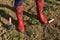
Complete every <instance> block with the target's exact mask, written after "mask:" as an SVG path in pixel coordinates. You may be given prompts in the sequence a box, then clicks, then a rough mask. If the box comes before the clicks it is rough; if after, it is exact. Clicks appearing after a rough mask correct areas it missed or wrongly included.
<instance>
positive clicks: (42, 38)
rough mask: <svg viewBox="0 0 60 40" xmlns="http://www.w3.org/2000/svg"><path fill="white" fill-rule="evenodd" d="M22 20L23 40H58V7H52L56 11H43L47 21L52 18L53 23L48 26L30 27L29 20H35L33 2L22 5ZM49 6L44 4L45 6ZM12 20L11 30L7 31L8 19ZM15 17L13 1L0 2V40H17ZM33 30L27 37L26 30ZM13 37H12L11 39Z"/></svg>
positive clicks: (59, 28)
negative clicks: (23, 26) (23, 27)
mask: <svg viewBox="0 0 60 40" xmlns="http://www.w3.org/2000/svg"><path fill="white" fill-rule="evenodd" d="M23 5H24V10H23V20H24V25H25V32H24V40H60V6H59V5H54V6H55V8H56V10H43V14H44V16H46V18H47V19H52V18H54V19H55V20H54V22H52V23H50V24H42V23H41V22H39V23H38V24H37V25H31V24H29V23H28V21H27V20H28V19H29V18H36V19H38V18H37V11H36V3H35V0H30V1H29V2H27V3H26V2H25V1H24V3H23ZM47 5H50V4H49V3H46V2H45V3H44V8H45V6H47ZM9 17H11V18H12V24H13V26H12V27H13V29H12V30H9V29H8V27H9V26H8V18H9ZM17 27H18V25H17V17H16V13H15V8H14V0H0V40H18V39H17V37H15V36H17V35H18V33H19V32H18V30H17ZM29 29H30V30H31V29H32V30H33V31H34V34H33V35H32V36H31V37H29V36H28V35H27V30H29ZM12 35H13V37H12Z"/></svg>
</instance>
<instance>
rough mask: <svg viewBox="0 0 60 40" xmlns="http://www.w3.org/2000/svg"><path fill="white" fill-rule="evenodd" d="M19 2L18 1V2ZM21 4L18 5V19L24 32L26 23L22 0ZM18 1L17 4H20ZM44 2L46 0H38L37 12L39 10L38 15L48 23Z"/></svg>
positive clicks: (20, 28) (21, 30)
mask: <svg viewBox="0 0 60 40" xmlns="http://www.w3.org/2000/svg"><path fill="white" fill-rule="evenodd" d="M16 3H17V2H16ZM18 3H20V6H16V15H17V19H18V29H19V31H20V32H24V23H23V18H22V11H23V5H22V3H21V2H19V0H18ZM18 3H17V5H18ZM43 4H44V0H36V6H37V12H38V17H39V19H40V20H41V21H42V22H43V23H47V19H46V18H45V17H44V16H43V12H42V11H43Z"/></svg>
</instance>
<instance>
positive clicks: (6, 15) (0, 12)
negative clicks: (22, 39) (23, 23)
mask: <svg viewBox="0 0 60 40" xmlns="http://www.w3.org/2000/svg"><path fill="white" fill-rule="evenodd" d="M0 7H2V8H3V7H6V8H8V9H10V10H12V11H13V12H15V13H16V9H15V7H10V6H8V5H3V4H0ZM0 15H1V16H2V17H4V18H5V19H7V20H8V19H9V17H11V16H10V15H8V14H7V13H6V12H5V11H4V10H0ZM23 15H26V16H28V17H30V18H32V16H33V18H36V19H38V18H37V15H34V14H29V13H28V12H25V11H23ZM11 18H12V23H13V24H14V25H15V26H16V27H17V25H18V23H17V20H15V19H13V17H11ZM1 22H2V21H1ZM2 24H3V25H5V27H6V26H7V25H6V24H4V23H3V22H2ZM17 29H18V28H17Z"/></svg>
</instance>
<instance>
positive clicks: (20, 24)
mask: <svg viewBox="0 0 60 40" xmlns="http://www.w3.org/2000/svg"><path fill="white" fill-rule="evenodd" d="M22 10H23V6H16V15H17V19H18V29H19V31H20V32H24V23H23V19H22Z"/></svg>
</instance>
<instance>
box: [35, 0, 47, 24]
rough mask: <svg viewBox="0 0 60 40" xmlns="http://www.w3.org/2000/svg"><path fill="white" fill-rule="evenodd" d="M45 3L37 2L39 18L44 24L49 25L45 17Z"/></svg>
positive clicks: (38, 0)
mask: <svg viewBox="0 0 60 40" xmlns="http://www.w3.org/2000/svg"><path fill="white" fill-rule="evenodd" d="M43 3H44V0H36V5H37V10H38V17H39V19H40V20H41V21H42V22H43V23H47V19H46V18H45V17H44V15H43V12H42V11H43Z"/></svg>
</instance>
